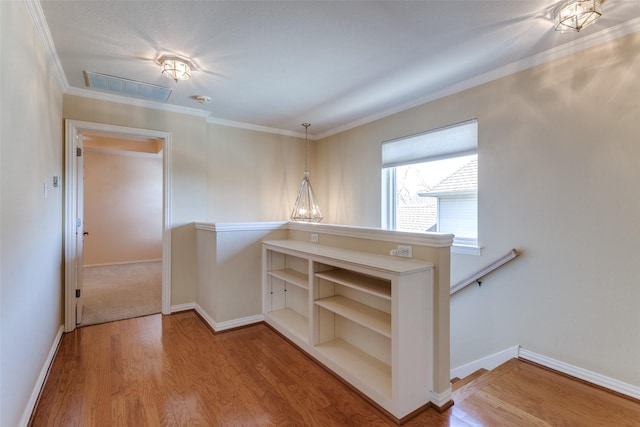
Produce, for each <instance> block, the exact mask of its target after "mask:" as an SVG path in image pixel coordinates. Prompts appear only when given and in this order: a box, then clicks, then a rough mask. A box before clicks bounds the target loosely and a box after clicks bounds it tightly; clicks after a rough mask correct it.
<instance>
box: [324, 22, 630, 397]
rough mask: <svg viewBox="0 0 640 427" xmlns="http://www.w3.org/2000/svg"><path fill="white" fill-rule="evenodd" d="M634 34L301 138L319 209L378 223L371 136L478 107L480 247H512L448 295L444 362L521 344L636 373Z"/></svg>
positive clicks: (467, 260)
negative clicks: (479, 281)
mask: <svg viewBox="0 0 640 427" xmlns="http://www.w3.org/2000/svg"><path fill="white" fill-rule="evenodd" d="M639 54H640V35H638V34H635V35H630V36H627V37H624V38H621V39H619V40H616V41H613V42H609V43H607V44H603V45H600V46H597V47H593V48H591V49H590V50H587V51H584V52H582V53H576V54H574V55H572V56H569V57H566V58H564V59H560V60H556V61H554V62H552V63H549V64H546V65H541V66H537V67H535V68H532V69H529V70H526V71H523V72H520V73H517V74H515V75H512V76H509V77H505V78H502V79H500V80H496V81H494V82H491V83H488V84H485V85H482V86H479V87H476V88H474V89H470V90H467V91H464V92H461V93H458V94H455V95H452V96H448V97H446V98H443V99H440V100H436V101H433V102H430V103H428V104H425V105H422V106H419V107H416V108H413V109H410V110H407V111H404V112H401V113H398V114H396V115H394V116H390V117H387V118H384V119H381V120H378V121H376V122H373V123H370V124H367V125H363V126H360V127H358V128H355V129H352V130H349V131H346V132H343V133H341V134H338V135H335V136H332V137H328V138H326V139H324V140H322V141H319V142H317V143H316V144H314V159H315V163H314V165H313V166H312V170H313V171H314V179H313V184H314V189H315V190H316V195H317V197H318V200H319V202H320V204H321V208H322V209H323V213H325V216H326V220H325V221H326V222H328V223H339V224H349V225H364V226H374V227H375V226H379V225H380V144H381V143H382V142H383V141H385V140H389V139H393V138H397V137H401V136H405V135H410V134H415V133H418V132H421V131H425V130H429V129H433V128H437V127H439V126H444V125H447V124H451V123H457V122H460V121H463V120H468V119H470V118H473V117H477V118H478V125H479V141H478V152H479V172H478V173H479V240H480V244H481V246H483V248H484V249H483V254H482V256H471V255H459V254H454V255H452V261H451V264H452V272H451V283H456V282H457V281H458V280H459V279H461V278H463V277H465V276H467V275H468V274H470V273H472V272H473V271H474V270H475V269H477V268H479V267H482V266H484V265H486V264H489V263H490V262H492V261H493V260H495V259H497V258H499V257H501V256H502V255H504V254H505V253H507V252H508V251H509V250H510V249H511V248H518V249H521V250H522V252H523V255H522V256H521V257H520V258H518V259H516V260H515V261H513V262H512V263H510V264H508V265H507V266H505V267H503V268H502V269H501V270H499V271H497V272H495V273H493V274H492V275H490V276H488V277H486V278H485V280H484V281H483V285H482V287H481V288H478V287H477V286H475V287H470V288H467V289H465V290H464V291H462V292H460V293H458V294H456V295H455V296H454V297H453V298H452V301H451V333H452V336H451V357H452V362H451V366H452V367H457V366H461V365H463V364H465V363H468V362H471V361H474V360H478V359H480V358H482V357H485V356H487V355H490V354H493V353H495V352H498V351H501V350H504V349H507V348H510V347H512V346H514V345H518V344H520V345H522V346H523V347H524V348H526V349H528V350H530V351H533V352H536V353H538V354H542V355H545V356H547V357H551V358H554V359H556V360H559V361H563V362H565V363H569V364H571V365H574V366H577V367H581V368H584V369H587V370H590V371H592V372H595V373H599V374H602V375H605V376H607V377H610V378H613V379H616V380H619V381H622V382H626V383H628V384H631V385H635V386H640V369H638V360H640V335H639V334H638V330H640V310H638V301H640V286H638V285H637V284H636V282H637V280H638V279H637V278H638V277H640V263H638V261H637V259H638V247H640V227H638V226H637V221H638V218H640V192H638V190H637V188H636V187H637V186H638V185H639V184H640V167H639V166H638V164H639V163H638V159H640V143H638V135H640V120H638V118H639V117H640V103H639V102H638V95H639V94H640V63H638V60H637V58H638V55H639Z"/></svg>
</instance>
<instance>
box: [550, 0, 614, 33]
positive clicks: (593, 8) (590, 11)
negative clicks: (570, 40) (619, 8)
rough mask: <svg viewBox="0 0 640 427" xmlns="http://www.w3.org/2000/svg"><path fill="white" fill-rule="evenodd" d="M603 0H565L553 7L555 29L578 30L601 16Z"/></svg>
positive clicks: (562, 31) (562, 30)
mask: <svg viewBox="0 0 640 427" xmlns="http://www.w3.org/2000/svg"><path fill="white" fill-rule="evenodd" d="M602 3H604V0H566V1H563V2H562V3H560V5H559V6H558V7H557V8H556V9H555V11H554V14H555V21H556V31H560V32H561V33H566V32H569V31H580V30H582V29H583V28H585V27H587V26H589V25H591V24H593V23H594V22H596V21H597V20H598V18H600V16H602Z"/></svg>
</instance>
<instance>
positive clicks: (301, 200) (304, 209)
mask: <svg viewBox="0 0 640 427" xmlns="http://www.w3.org/2000/svg"><path fill="white" fill-rule="evenodd" d="M302 126H304V143H305V146H304V177H303V178H302V184H301V185H300V191H299V192H298V198H297V199H296V204H295V206H294V208H293V211H292V212H291V219H292V220H293V221H300V222H320V221H322V212H320V207H319V206H318V202H316V196H315V195H314V194H313V189H312V188H311V182H310V181H309V168H308V163H307V160H308V157H309V140H308V137H307V131H308V129H309V126H311V123H303V124H302Z"/></svg>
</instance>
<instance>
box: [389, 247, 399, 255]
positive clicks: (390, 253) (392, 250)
mask: <svg viewBox="0 0 640 427" xmlns="http://www.w3.org/2000/svg"><path fill="white" fill-rule="evenodd" d="M389 255H391V256H396V255H398V250H397V249H391V250H390V251H389Z"/></svg>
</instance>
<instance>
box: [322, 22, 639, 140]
mask: <svg viewBox="0 0 640 427" xmlns="http://www.w3.org/2000/svg"><path fill="white" fill-rule="evenodd" d="M638 31H640V18H635V19H632V20H629V21H627V22H624V23H622V24H620V25H616V26H614V27H611V28H607V29H605V30H602V31H599V32H597V33H593V34H591V35H589V36H586V37H583V38H581V39H578V40H574V41H572V42H569V43H565V44H563V45H560V46H557V47H554V48H552V49H549V50H547V51H545V52H542V53H539V54H537V55H532V56H529V57H527V58H524V59H521V60H519V61H516V62H512V63H511V64H507V65H505V66H502V67H499V68H496V69H494V70H491V71H488V72H486V73H483V74H480V75H478V76H475V77H472V78H470V79H467V80H465V81H462V82H459V83H456V84H453V85H450V86H447V87H445V88H443V89H441V90H439V91H436V92H432V93H430V94H428V95H425V96H423V97H421V98H418V99H415V100H413V101H411V102H408V103H405V104H402V105H400V106H397V107H394V108H390V109H387V110H384V111H382V112H380V113H376V114H373V115H370V116H367V117H363V118H362V119H359V120H356V121H354V122H351V123H348V124H346V125H343V126H339V127H337V128H334V129H331V130H329V131H327V132H324V133H321V134H319V135H316V139H323V138H327V137H329V136H332V135H336V134H339V133H341V132H345V131H348V130H350V129H353V128H356V127H358V126H362V125H365V124H367V123H371V122H374V121H376V120H380V119H383V118H385V117H388V116H391V115H393V114H396V113H400V112H402V111H406V110H409V109H411V108H414V107H418V106H420V105H423V104H426V103H428V102H432V101H435V100H437V99H441V98H445V97H447V96H449V95H453V94H456V93H459V92H462V91H465V90H467V89H471V88H474V87H476V86H480V85H482V84H484V83H489V82H491V81H494V80H498V79H500V78H502V77H506V76H508V75H511V74H515V73H518V72H520V71H524V70H527V69H529V68H533V67H535V66H537V65H542V64H545V63H547V62H551V61H553V60H556V59H560V58H563V57H565V56H569V55H572V54H575V53H578V52H580V51H583V50H586V49H588V48H591V47H594V46H596V45H599V44H602V43H606V42H608V41H611V40H615V39H617V38H620V37H623V36H626V35H628V34H632V33H636V32H638Z"/></svg>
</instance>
